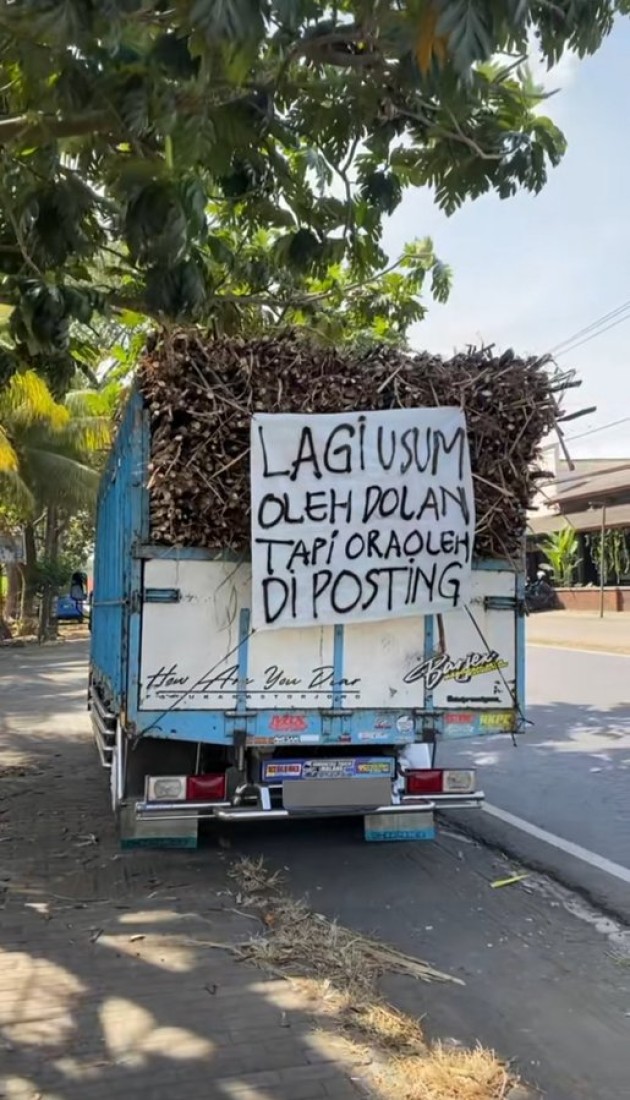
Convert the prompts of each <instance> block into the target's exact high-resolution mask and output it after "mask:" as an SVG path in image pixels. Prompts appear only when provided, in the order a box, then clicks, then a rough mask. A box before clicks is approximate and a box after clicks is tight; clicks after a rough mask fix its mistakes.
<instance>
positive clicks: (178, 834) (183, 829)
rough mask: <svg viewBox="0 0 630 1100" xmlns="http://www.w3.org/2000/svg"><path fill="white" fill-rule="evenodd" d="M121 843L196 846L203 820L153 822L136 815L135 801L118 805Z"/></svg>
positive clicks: (178, 846) (139, 845) (141, 846)
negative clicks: (200, 822) (200, 824)
mask: <svg viewBox="0 0 630 1100" xmlns="http://www.w3.org/2000/svg"><path fill="white" fill-rule="evenodd" d="M117 818H118V836H119V838H120V846H121V848H123V849H129V848H196V847H197V840H198V831H199V820H198V818H196V817H190V818H186V819H185V820H179V821H168V820H162V821H153V820H151V818H148V819H147V818H138V817H136V808H135V804H134V803H127V804H126V805H122V806H119V807H118V813H117Z"/></svg>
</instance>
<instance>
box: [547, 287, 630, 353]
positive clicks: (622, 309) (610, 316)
mask: <svg viewBox="0 0 630 1100" xmlns="http://www.w3.org/2000/svg"><path fill="white" fill-rule="evenodd" d="M628 309H630V299H628V301H627V302H623V304H622V305H620V306H617V308H616V309H612V310H611V311H610V313H604V314H603V316H602V317H598V318H597V320H596V321H592V322H591V324H590V325H586V326H585V327H584V328H581V329H578V331H577V332H574V333H573V335H572V336H567V338H566V340H561V341H560V343H559V344H556V345H555V346H554V347H553V348H551V349H550V352H549V354H550V355H555V354H556V353H559V354H561V355H564V352H563V351H562V352H561V351H560V349H561V348H564V347H565V345H566V344H572V343H573V341H574V340H579V338H580V337H581V336H586V335H587V333H589V332H592V330H593V329H595V328H599V326H600V325H603V324H605V322H606V321H611V320H612V319H613V317H617V316H618V314H620V313H625V311H626V310H628ZM624 319H625V318H624Z"/></svg>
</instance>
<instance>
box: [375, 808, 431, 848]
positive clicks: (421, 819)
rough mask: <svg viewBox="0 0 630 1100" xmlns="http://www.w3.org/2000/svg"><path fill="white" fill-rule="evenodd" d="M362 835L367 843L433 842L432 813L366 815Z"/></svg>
mask: <svg viewBox="0 0 630 1100" xmlns="http://www.w3.org/2000/svg"><path fill="white" fill-rule="evenodd" d="M363 835H364V837H365V839H366V840H369V841H384V840H435V820H434V816H433V813H430V812H429V813H419V814H366V815H365V817H364V818H363Z"/></svg>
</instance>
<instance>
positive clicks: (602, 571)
mask: <svg viewBox="0 0 630 1100" xmlns="http://www.w3.org/2000/svg"><path fill="white" fill-rule="evenodd" d="M605 551H606V501H602V526H601V531H600V538H599V617H600V619H603V618H604V584H605V580H606V560H605Z"/></svg>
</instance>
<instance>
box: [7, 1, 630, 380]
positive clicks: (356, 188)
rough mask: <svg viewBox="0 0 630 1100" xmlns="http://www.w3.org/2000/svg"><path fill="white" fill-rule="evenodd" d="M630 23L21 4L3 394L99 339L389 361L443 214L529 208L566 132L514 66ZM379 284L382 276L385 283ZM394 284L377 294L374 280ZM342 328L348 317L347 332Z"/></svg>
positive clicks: (531, 15) (11, 73) (479, 5)
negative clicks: (327, 337) (415, 222)
mask: <svg viewBox="0 0 630 1100" xmlns="http://www.w3.org/2000/svg"><path fill="white" fill-rule="evenodd" d="M624 9H625V4H624V3H622V2H621V0H554V2H553V3H549V2H547V0H407V2H403V0H338V2H337V3H335V4H329V3H321V2H319V0H175V2H173V3H165V2H164V0H13V2H12V3H11V4H4V5H2V10H1V11H0V77H1V81H0V89H1V90H0V300H2V301H4V302H5V303H9V304H10V305H11V306H12V307H13V312H12V315H11V326H10V339H7V340H5V342H4V344H3V345H1V346H0V384H1V382H2V379H3V377H4V378H5V379H6V378H7V377H8V376H9V375H10V374H11V372H12V371H13V370H14V369H15V364H16V362H17V361H22V362H24V361H27V362H29V363H30V364H31V365H33V366H35V367H36V368H37V369H41V370H42V371H44V372H47V374H46V377H47V378H48V381H49V382H50V383H51V385H52V386H53V389H55V390H58V391H62V390H63V389H64V387H65V388H67V386H68V384H69V382H70V379H71V378H72V375H73V373H74V370H75V368H76V365H77V364H78V365H79V366H80V367H82V368H83V369H84V370H86V371H88V372H89V370H90V369H91V367H92V365H93V364H92V363H91V362H90V356H91V355H92V352H91V351H90V341H89V331H90V330H89V327H88V326H90V325H92V324H93V323H94V320H95V318H97V317H100V316H105V317H110V318H111V317H112V316H113V314H116V315H117V316H118V317H119V318H122V319H123V320H124V319H125V318H126V319H128V320H131V321H136V322H137V321H138V320H139V319H140V318H141V317H142V316H146V315H147V314H148V315H150V316H152V317H156V318H160V319H179V318H196V319H200V320H204V321H210V322H212V324H214V325H215V326H216V327H217V328H219V329H221V330H227V331H233V330H235V329H238V328H242V327H244V326H250V327H251V326H256V325H264V324H266V323H269V322H270V321H273V322H277V321H289V320H291V321H297V323H299V324H304V325H306V326H311V327H315V328H316V329H318V330H319V331H327V330H329V329H330V328H331V327H332V329H333V330H334V328H335V327H337V328H339V326H340V324H341V327H342V328H343V329H344V331H345V332H346V333H347V332H348V331H350V330H352V328H353V326H354V325H356V324H360V325H365V326H366V327H367V330H368V333H371V334H372V335H380V336H384V337H385V338H392V339H393V338H397V337H399V336H400V333H401V331H403V330H404V329H405V327H406V326H408V324H409V323H410V322H411V321H412V320H415V319H417V318H418V317H419V316H420V315H421V313H422V307H421V306H420V305H419V302H418V298H419V293H420V290H421V289H422V284H423V283H424V282H425V280H426V277H427V276H428V277H429V279H430V280H431V281H432V284H433V290H434V291H435V292H436V293H437V294H438V296H440V295H441V296H444V295H445V293H446V292H447V285H448V272H447V271H446V269H445V268H444V267H443V265H441V264H440V263H439V262H438V261H437V259H436V258H435V256H434V255H433V252H432V250H431V248H430V247H429V245H428V244H426V243H423V244H419V245H416V246H415V252H413V250H410V251H409V252H408V253H407V254H406V255H405V256H404V257H403V258H402V261H403V262H402V264H401V265H399V266H398V267H395V268H394V269H393V270H388V258H387V257H386V256H385V255H384V253H383V251H382V247H381V232H382V225H383V219H384V218H385V217H386V216H387V215H389V214H391V213H392V212H393V211H394V210H395V209H396V208H397V206H398V205H399V203H400V201H401V198H402V196H403V194H404V191H405V189H406V188H408V187H429V188H431V189H432V190H433V192H434V194H435V197H436V200H437V202H438V203H439V205H440V206H441V207H442V208H443V209H444V210H445V211H446V212H447V213H452V212H453V211H454V210H456V209H457V208H458V207H459V206H460V205H461V204H462V203H463V202H464V200H465V199H466V198H467V197H472V198H476V197H478V196H480V195H483V194H485V193H487V192H489V191H494V192H496V193H498V194H499V195H500V196H501V197H504V198H506V197H509V196H510V195H512V194H514V193H515V191H516V190H517V189H518V188H521V187H523V188H525V189H527V190H529V191H532V192H537V191H538V190H540V188H541V187H542V186H543V185H544V183H545V180H546V177H547V171H548V168H549V166H550V165H555V164H556V163H557V162H558V160H559V159H560V157H561V155H562V152H563V149H564V141H563V137H562V135H561V133H560V132H559V131H558V130H557V128H556V127H555V126H554V125H553V123H552V122H551V121H550V120H549V119H548V118H546V117H545V116H544V115H543V114H542V113H541V112H540V110H539V107H540V100H541V95H540V93H539V92H537V90H536V89H535V88H534V86H533V84H532V81H531V79H530V77H529V76H528V73H527V71H526V69H525V68H524V67H523V66H524V64H525V62H526V59H527V53H528V49H529V48H530V44H531V42H532V40H533V41H535V42H536V43H537V47H538V48H539V49H540V51H541V52H542V55H543V57H544V58H545V59H546V61H547V62H548V64H549V65H553V64H554V63H555V62H557V61H558V59H559V58H560V57H561V55H562V53H563V52H564V51H565V50H566V49H568V48H570V49H572V50H574V51H576V52H577V53H578V54H580V55H584V54H587V53H591V52H593V51H594V50H596V49H597V48H598V46H599V45H600V44H601V42H602V39H603V38H604V36H605V35H606V34H608V33H609V31H610V29H611V26H612V22H613V18H614V15H615V13H616V12H618V11H623V10H624ZM384 271H385V272H386V273H385V274H382V273H383V272H384ZM379 276H380V278H379ZM340 314H342V315H345V316H343V318H342V320H341V321H340Z"/></svg>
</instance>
